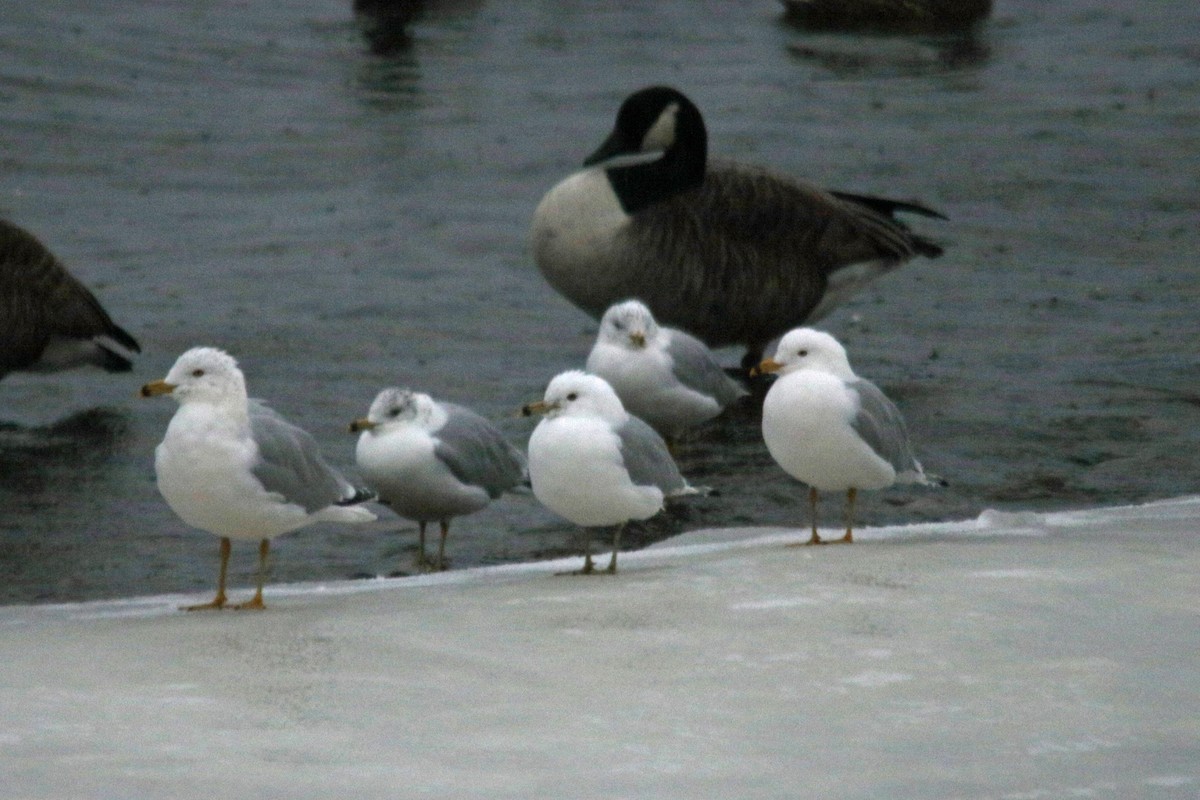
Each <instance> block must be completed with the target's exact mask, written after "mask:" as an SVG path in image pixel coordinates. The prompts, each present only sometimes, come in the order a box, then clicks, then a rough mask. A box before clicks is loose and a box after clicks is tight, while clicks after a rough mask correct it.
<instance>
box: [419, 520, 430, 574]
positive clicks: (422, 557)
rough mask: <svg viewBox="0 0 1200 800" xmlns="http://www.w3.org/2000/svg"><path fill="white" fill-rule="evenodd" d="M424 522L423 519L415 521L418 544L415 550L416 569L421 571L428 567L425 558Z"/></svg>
mask: <svg viewBox="0 0 1200 800" xmlns="http://www.w3.org/2000/svg"><path fill="white" fill-rule="evenodd" d="M425 524H426V523H425V521H424V520H421V521H420V522H418V523H417V531H418V533H417V544H418V545H419V546H420V549H419V550H418V551H417V569H419V570H421V571H422V572H425V571H427V570H428V569H429V562H428V561H426V560H425Z"/></svg>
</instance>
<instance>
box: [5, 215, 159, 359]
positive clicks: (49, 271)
mask: <svg viewBox="0 0 1200 800" xmlns="http://www.w3.org/2000/svg"><path fill="white" fill-rule="evenodd" d="M122 350H124V351H127V352H133V353H138V352H141V348H140V347H139V346H138V343H137V340H135V339H134V338H133V337H132V336H130V335H129V333H128V332H126V331H125V329H123V328H121V327H120V326H119V325H117V324H116V323H115V322H113V321H112V318H111V317H109V316H108V312H107V311H105V310H104V308H103V307H102V306H101V305H100V301H99V300H97V299H96V296H95V295H94V294H92V293H91V292H90V291H89V290H88V288H87V287H86V286H84V285H83V284H82V283H80V282H79V281H78V280H76V279H75V277H74V276H72V275H71V273H70V272H68V271H67V268H66V267H64V266H63V264H62V262H61V261H59V260H58V259H57V258H55V257H54V254H53V253H51V252H50V251H49V250H48V249H47V248H46V246H45V245H43V244H42V243H41V242H40V241H38V240H37V238H36V237H34V236H33V234H31V233H29V232H28V231H26V230H25V229H24V228H21V227H18V226H17V225H14V224H13V223H11V222H8V221H6V220H2V219H0V378H3V377H4V376H5V375H6V374H8V373H9V372H16V371H18V370H24V371H28V372H57V371H59V370H64V369H71V368H73V367H80V366H84V365H89V364H90V365H94V366H97V367H100V368H102V369H104V370H107V371H108V372H128V371H129V370H130V369H131V368H132V366H133V365H132V363H131V362H130V360H129V358H128V357H127V356H126V355H125V353H123V352H121V351H122Z"/></svg>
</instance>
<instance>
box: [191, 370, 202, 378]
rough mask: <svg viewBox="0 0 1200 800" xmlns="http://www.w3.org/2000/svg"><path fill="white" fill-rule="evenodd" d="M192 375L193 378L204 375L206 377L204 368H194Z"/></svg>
mask: <svg viewBox="0 0 1200 800" xmlns="http://www.w3.org/2000/svg"><path fill="white" fill-rule="evenodd" d="M192 377H193V378H202V377H204V370H202V369H194V370H192Z"/></svg>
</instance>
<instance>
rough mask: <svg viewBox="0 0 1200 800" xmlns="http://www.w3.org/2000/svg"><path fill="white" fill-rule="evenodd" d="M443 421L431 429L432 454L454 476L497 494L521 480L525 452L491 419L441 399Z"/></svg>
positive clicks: (522, 477)
mask: <svg viewBox="0 0 1200 800" xmlns="http://www.w3.org/2000/svg"><path fill="white" fill-rule="evenodd" d="M441 406H442V408H443V409H445V411H446V412H447V414H448V419H447V420H446V424H445V425H443V426H442V427H441V428H439V429H438V430H437V431H435V432H434V433H433V437H434V438H435V439H437V445H436V446H435V447H434V449H433V452H434V455H436V456H437V457H438V459H439V460H440V461H441V462H442V463H443V464H445V465H446V466H447V467H448V468H449V469H450V471H451V472H452V473H454V477H456V478H458V479H459V480H460V481H462V482H463V483H465V484H467V485H469V486H478V487H480V488H482V489H483V490H484V491H486V492H487V493H488V496H489V497H492V498H496V497H499V496H500V495H501V494H503V493H504V492H506V491H508V490H509V489H512V488H513V487H515V486H517V485H518V484H520V483H521V482H522V481H524V480H525V456H524V455H522V454H521V451H520V450H518V449H517V448H516V447H514V446H513V445H512V444H511V443H510V442H509V441H508V440H507V439H505V438H504V434H502V433H500V431H499V430H497V429H496V427H495V426H494V425H492V423H490V422H488V421H487V420H486V419H484V418H483V417H481V416H479V415H478V414H476V413H475V412H474V411H472V410H471V409H469V408H464V407H463V406H458V405H455V404H453V403H442V404H441Z"/></svg>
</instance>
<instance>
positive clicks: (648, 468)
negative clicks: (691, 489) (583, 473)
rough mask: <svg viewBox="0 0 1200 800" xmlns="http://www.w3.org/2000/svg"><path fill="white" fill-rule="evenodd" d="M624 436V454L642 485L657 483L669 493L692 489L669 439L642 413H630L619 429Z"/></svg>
mask: <svg viewBox="0 0 1200 800" xmlns="http://www.w3.org/2000/svg"><path fill="white" fill-rule="evenodd" d="M616 433H617V436H618V437H619V438H620V440H621V458H622V459H623V460H624V462H625V469H626V470H628V472H629V478H630V480H632V481H633V482H634V483H635V484H637V485H638V486H647V485H650V486H657V487H658V488H659V489H662V493H663V494H664V495H666V496H667V497H671V496H673V495H677V494H681V493H683V492H685V491H687V490H688V484H687V481H685V480H684V479H683V476H682V475H681V474H679V467H677V466H675V459H673V458H671V453H670V451H669V450H667V443H666V442H664V441H663V438H662V437H661V436H659V435H658V432H657V431H655V430H654V429H653V428H651V427H650V426H649V425H647V424H646V423H645V422H643V421H642V420H641V419H639V418H638V417H635V416H633V415H632V414H630V415H629V419H627V420H626V421H625V422H624V424H622V425H621V426H620V427H618V428H617V430H616Z"/></svg>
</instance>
